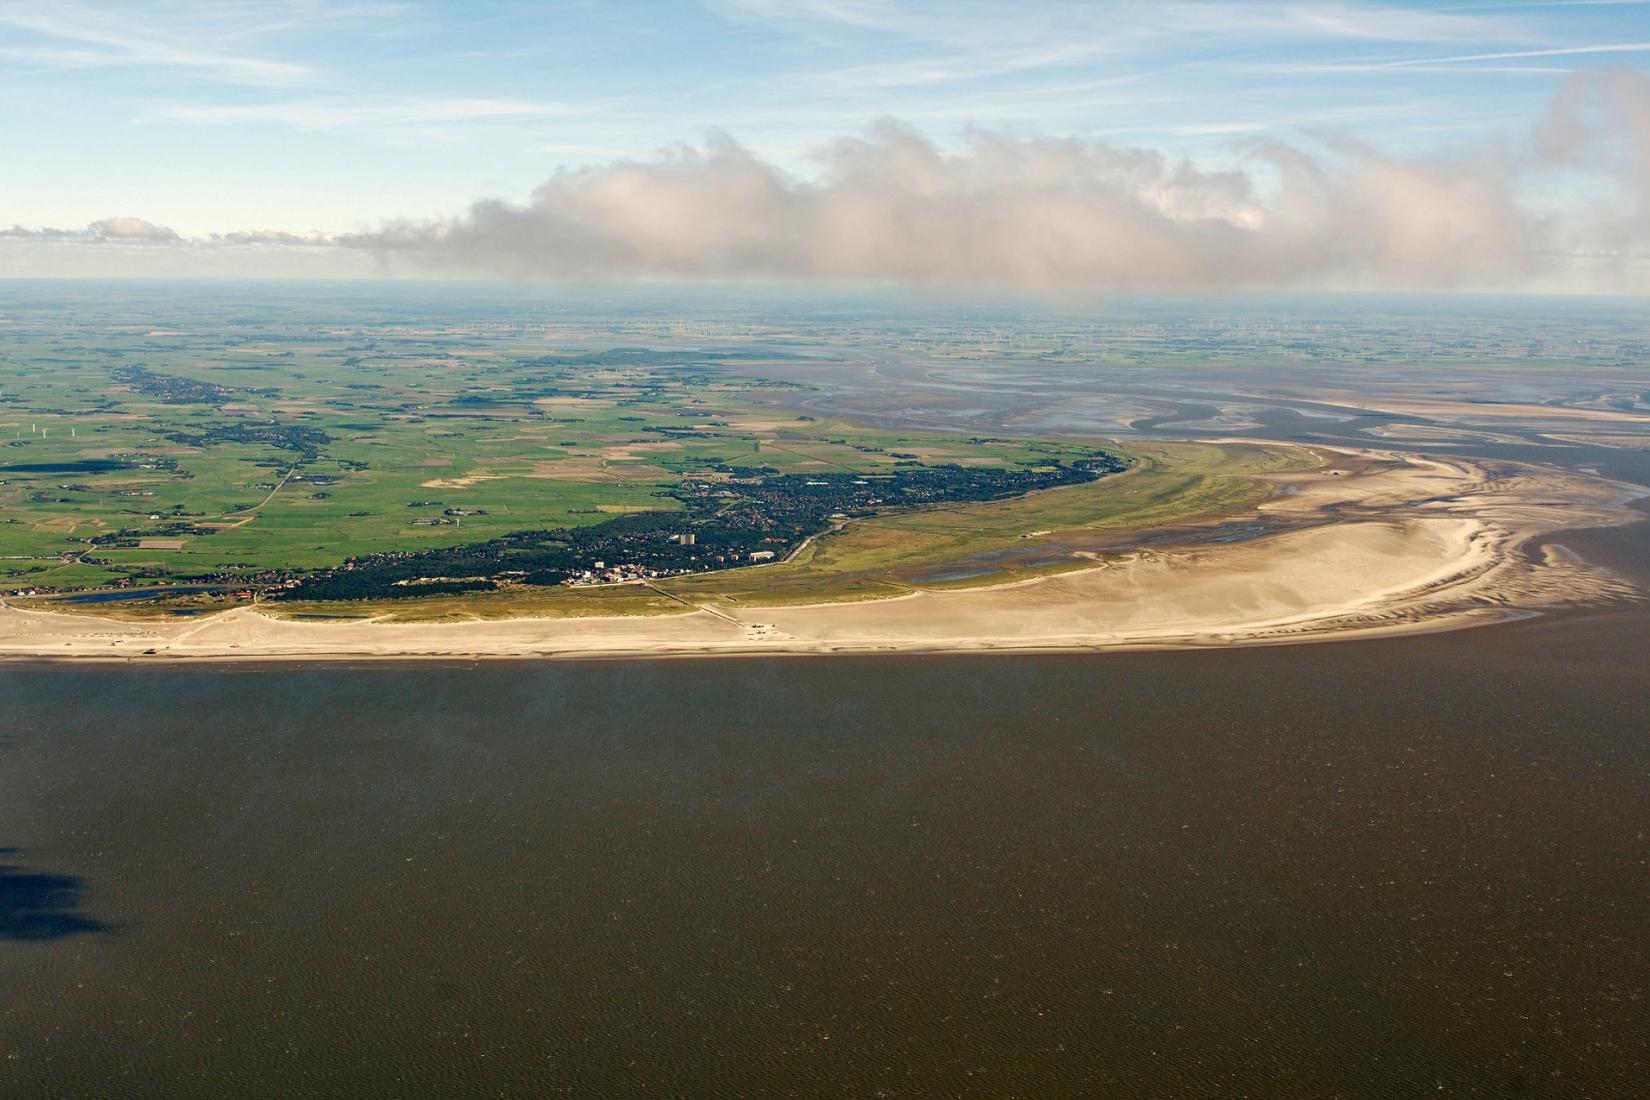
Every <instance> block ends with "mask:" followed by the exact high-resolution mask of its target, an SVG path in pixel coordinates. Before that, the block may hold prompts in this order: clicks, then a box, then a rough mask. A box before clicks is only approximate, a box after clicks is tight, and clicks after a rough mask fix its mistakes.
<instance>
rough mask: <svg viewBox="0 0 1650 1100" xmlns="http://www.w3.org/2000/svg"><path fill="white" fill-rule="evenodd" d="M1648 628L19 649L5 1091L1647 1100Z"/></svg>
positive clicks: (2, 919)
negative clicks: (819, 647)
mask: <svg viewBox="0 0 1650 1100" xmlns="http://www.w3.org/2000/svg"><path fill="white" fill-rule="evenodd" d="M1622 545H1628V544H1626V543H1623V544H1622ZM1646 624H1647V618H1646V616H1645V615H1643V614H1641V613H1638V612H1634V611H1611V612H1608V613H1604V614H1597V615H1580V616H1574V617H1569V618H1563V619H1550V620H1542V621H1535V622H1527V623H1520V624H1514V625H1512V626H1509V627H1504V628H1495V629H1490V630H1480V631H1472V632H1467V633H1462V634H1454V635H1447V636H1438V637H1429V638H1420V639H1410V640H1403V641H1393V642H1382V643H1371V644H1364V643H1359V644H1341V645H1325V646H1307V647H1294V648H1284V649H1253V650H1242V651H1226V652H1208V653H1167V654H1123V655H1110V656H1100V657H1095V656H1070V657H1049V656H1040V657H1013V658H1010V657H973V658H961V657H946V658H920V657H910V658H906V657H901V658H888V659H879V660H862V659H826V660H802V659H796V660H761V661H758V660H750V661H743V660H740V661H707V662H693V661H668V662H651V663H648V662H632V663H589V664H530V663H523V664H492V665H482V666H445V665H444V666H417V665H381V666H375V667H273V668H259V669H252V668H242V669H233V670H225V669H210V668H190V669H181V670H180V669H166V668H159V667H154V668H140V667H129V666H128V667H109V668H61V667H53V668H47V667H21V666H13V667H9V668H5V669H0V713H3V714H4V716H5V722H4V724H5V731H4V741H3V747H0V847H4V848H5V849H6V852H5V854H4V855H3V856H0V864H3V865H4V869H3V870H0V1009H3V1011H0V1046H3V1051H4V1053H3V1057H0V1094H3V1095H7V1096H34V1095H111V1096H112V1095H120V1096H215V1095H260V1096H263V1095H268V1096H275V1095H282V1096H303V1095H353V1096H389V1095H396V1096H408V1095H431V1094H454V1093H473V1094H477V1095H482V1094H485V1095H515V1096H537V1095H546V1094H556V1093H558V1092H566V1093H569V1094H573V1095H584V1096H621V1095H719V1096H732V1095H797V1096H850V1095H853V1096H872V1095H889V1096H1038V1097H1044V1096H1075V1095H1112V1096H1120V1097H1124V1096H1126V1097H1171V1096H1174V1097H1180V1096H1196V1095H1208V1096H1240V1095H1248V1096H1278V1097H1329V1096H1346V1097H1392V1096H1421V1095H1427V1096H1436V1095H1455V1096H1525V1095H1528V1096H1576V1097H1582V1096H1587V1097H1605V1096H1622V1097H1626V1096H1642V1095H1644V1081H1645V1080H1646V1074H1647V1073H1650V978H1647V969H1646V967H1647V963H1650V959H1647V946H1650V862H1647V860H1650V677H1647V674H1646V671H1645V659H1644V657H1643V654H1644V653H1646V652H1650V629H1647V626H1646Z"/></svg>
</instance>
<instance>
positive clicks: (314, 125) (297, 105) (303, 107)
mask: <svg viewBox="0 0 1650 1100" xmlns="http://www.w3.org/2000/svg"><path fill="white" fill-rule="evenodd" d="M588 110H589V108H588V107H587V106H580V107H575V106H573V105H570V104H565V103H553V102H545V101H538V100H522V99H487V98H467V97H454V98H421V97H414V98H404V99H395V100H387V101H377V102H372V101H366V102H363V101H360V100H348V99H308V100H289V101H284V102H278V103H243V104H183V105H175V106H170V107H162V108H157V109H155V110H152V111H150V112H149V113H148V114H146V115H145V116H144V118H145V119H147V120H151V121H153V120H165V121H170V122H195V123H215V124H228V123H248V122H251V123H268V124H273V125H279V126H289V127H292V128H295V129H300V130H343V129H354V128H374V127H397V126H421V125H428V124H439V123H453V122H478V121H486V120H501V119H530V118H550V117H557V116H566V115H570V114H574V113H582V112H585V111H588Z"/></svg>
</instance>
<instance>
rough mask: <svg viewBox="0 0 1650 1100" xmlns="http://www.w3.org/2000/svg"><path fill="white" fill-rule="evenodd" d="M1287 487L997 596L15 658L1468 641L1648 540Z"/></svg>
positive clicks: (25, 639)
mask: <svg viewBox="0 0 1650 1100" xmlns="http://www.w3.org/2000/svg"><path fill="white" fill-rule="evenodd" d="M1341 453H1342V455H1343V456H1346V457H1353V458H1357V459H1359V460H1360V462H1359V463H1358V466H1357V468H1356V470H1354V471H1352V472H1348V471H1347V470H1345V469H1341V470H1338V471H1335V472H1324V473H1318V474H1310V475H1290V476H1288V477H1280V478H1278V479H1277V480H1278V482H1279V490H1280V491H1279V493H1278V494H1277V495H1275V496H1273V497H1272V498H1271V499H1269V500H1268V501H1267V502H1265V503H1263V504H1262V505H1260V507H1259V509H1258V511H1259V513H1260V515H1261V518H1266V519H1270V520H1273V521H1276V522H1279V523H1282V524H1284V525H1287V526H1288V527H1289V529H1287V530H1284V531H1282V532H1280V533H1277V534H1272V535H1268V536H1264V537H1260V538H1253V539H1249V540H1246V541H1241V542H1232V543H1207V542H1204V543H1201V544H1193V545H1188V546H1185V547H1181V548H1174V547H1173V546H1170V547H1167V548H1162V547H1157V548H1153V549H1151V550H1140V551H1135V552H1129V553H1124V554H1121V555H1118V556H1116V557H1110V558H1105V559H1103V560H1098V561H1096V563H1095V564H1094V565H1093V566H1092V567H1089V568H1082V569H1078V570H1073V571H1068V572H1064V573H1057V574H1053V575H1047V576H1040V577H1034V578H1031V579H1027V580H1021V581H1016V582H1012V583H1007V584H1001V585H996V586H990V587H982V588H967V589H953V590H921V591H915V592H912V593H910V594H908V595H905V596H900V597H896V598H891V599H886V600H874V601H866V602H856V603H841V604H815V605H807V606H789V607H752V608H734V607H731V606H730V605H728V604H726V603H718V604H715V605H706V606H702V607H699V608H698V609H696V610H692V611H684V612H683V613H682V614H679V615H649V616H610V617H599V618H555V619H549V618H543V619H533V618H520V619H506V620H494V621H476V622H440V623H391V622H381V621H374V620H370V619H363V620H353V621H342V622H318V621H312V620H294V619H283V618H279V617H277V616H275V615H271V614H268V613H266V612H264V611H262V610H259V609H257V608H254V607H241V608H235V609H232V610H229V611H224V612H221V613H216V614H212V615H209V616H202V617H199V618H189V619H178V620H176V621H170V620H159V621H145V622H131V621H122V620H118V619H113V618H105V617H100V616H96V615H92V614H85V613H65V612H60V611H55V610H51V609H43V608H41V607H40V606H39V605H38V603H36V604H35V605H34V606H31V607H28V608H20V607H16V606H11V605H5V606H0V659H13V660H19V659H42V658H45V659H71V660H86V659H94V660H97V659H100V660H120V661H127V660H168V661H174V660H273V659H301V660H329V659H337V660H357V659H372V658H385V659H413V658H446V659H453V658H461V659H462V658H478V659H479V658H558V657H559V658H581V657H624V656H634V657H664V656H712V655H739V654H783V653H797V654H827V653H871V652H923V651H943V652H963V651H1035V650H1063V651H1072V650H1102V649H1140V648H1172V647H1195V646H1211V645H1238V644H1264V643H1278V642H1298V641H1322V640H1330V639H1335V638H1347V637H1362V636H1371V635H1391V634H1402V633H1415V632H1425V631H1436V630H1445V629H1454V628H1459V627H1464V626H1471V625H1475V624H1481V623H1487V622H1494V621H1499V620H1502V619H1505V618H1507V617H1509V616H1517V615H1524V614H1531V613H1537V612H1539V611H1541V610H1543V609H1548V608H1554V607H1561V606H1568V605H1577V604H1583V603H1592V602H1598V601H1602V600H1608V599H1616V598H1634V597H1636V595H1637V593H1636V590H1634V589H1633V588H1631V586H1629V585H1627V584H1626V583H1625V582H1623V581H1621V580H1619V579H1617V578H1615V577H1614V576H1612V575H1610V574H1608V573H1605V572H1603V571H1602V570H1599V569H1596V568H1593V567H1591V566H1589V565H1587V564H1585V563H1583V562H1581V561H1580V560H1579V559H1577V558H1576V557H1575V556H1574V555H1571V554H1569V553H1568V552H1567V551H1565V550H1564V549H1563V548H1562V546H1561V545H1557V544H1552V543H1547V544H1540V545H1538V543H1540V540H1541V539H1542V537H1543V536H1547V535H1551V534H1553V533H1554V532H1558V531H1563V530H1567V529H1574V528H1582V527H1596V526H1606V525H1612V524H1621V523H1628V522H1632V521H1634V520H1636V519H1639V518H1640V516H1639V514H1638V513H1636V512H1634V511H1632V510H1631V509H1629V508H1628V507H1627V503H1628V502H1629V501H1630V500H1631V499H1632V498H1633V496H1634V495H1635V493H1634V491H1633V490H1632V489H1631V487H1628V486H1624V485H1621V484H1618V483H1614V482H1609V481H1605V480H1602V479H1598V478H1590V477H1584V476H1578V475H1573V474H1569V473H1563V472H1559V471H1554V470H1549V469H1543V468H1537V467H1529V466H1511V465H1508V464H1493V465H1492V464H1484V463H1478V462H1473V461H1468V460H1461V459H1455V458H1437V457H1419V456H1415V455H1401V454H1398V453H1387V452H1378V451H1361V452H1352V451H1343V452H1341Z"/></svg>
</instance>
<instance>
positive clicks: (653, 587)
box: [642, 581, 750, 629]
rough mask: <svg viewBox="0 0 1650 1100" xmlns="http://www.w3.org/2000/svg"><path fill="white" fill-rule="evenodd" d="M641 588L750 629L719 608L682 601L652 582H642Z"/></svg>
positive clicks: (747, 624)
mask: <svg viewBox="0 0 1650 1100" xmlns="http://www.w3.org/2000/svg"><path fill="white" fill-rule="evenodd" d="M642 587H643V588H646V589H648V590H649V591H652V592H657V593H658V594H659V595H661V596H663V597H665V599H667V600H675V601H676V602H677V603H679V604H681V605H682V606H683V607H690V608H692V609H693V610H695V611H703V612H705V613H706V614H709V615H714V616H716V617H717V618H718V619H721V620H722V621H723V622H728V623H732V624H733V625H734V626H737V627H742V628H746V629H748V628H749V627H750V624H749V623H747V622H745V621H744V620H742V619H736V618H734V617H733V616H732V615H729V614H727V613H726V612H724V611H722V610H721V609H720V608H716V607H711V606H709V605H708V604H702V603H694V602H693V601H691V600H684V599H682V597H680V596H678V595H677V594H676V593H674V592H667V591H665V590H664V589H663V588H660V587H659V586H658V585H656V584H654V583H653V582H652V581H643V582H642Z"/></svg>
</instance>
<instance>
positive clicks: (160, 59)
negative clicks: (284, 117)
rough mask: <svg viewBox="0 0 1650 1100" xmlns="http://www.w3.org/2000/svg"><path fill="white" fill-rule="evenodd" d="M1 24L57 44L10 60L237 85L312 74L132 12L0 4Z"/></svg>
mask: <svg viewBox="0 0 1650 1100" xmlns="http://www.w3.org/2000/svg"><path fill="white" fill-rule="evenodd" d="M0 27H9V28H11V29H12V30H14V31H23V32H27V33H30V34H33V35H37V36H40V37H42V38H46V39H51V40H55V41H56V42H57V43H73V44H74V45H73V46H72V47H69V48H65V47H63V46H61V45H58V46H39V45H36V46H30V45H28V44H24V45H21V46H11V47H8V53H9V55H10V56H12V57H13V58H27V57H29V56H31V51H32V56H33V57H34V58H35V59H37V60H45V61H56V62H57V63H72V64H73V65H75V66H78V67H92V66H131V65H137V66H148V67H154V68H161V69H170V70H175V71H182V72H188V73H195V74H201V75H206V76H210V77H212V78H215V79H218V80H222V81H226V82H229V83H236V84H252V85H290V84H305V83H310V82H312V81H314V80H315V79H316V76H317V74H316V73H315V71H314V70H313V69H312V68H310V67H309V66H307V65H302V64H298V63H295V62H290V61H283V60H280V59H276V58H268V57H261V56H258V55H256V54H249V53H245V52H242V51H238V50H234V49H231V48H227V47H225V46H221V45H215V44H213V43H212V42H210V41H208V40H207V39H206V37H205V36H204V35H203V34H202V33H201V29H200V28H199V26H198V25H197V26H195V27H192V28H191V27H183V26H171V25H164V24H162V23H160V22H158V21H157V20H154V19H145V18H141V17H139V16H137V15H135V14H130V13H127V12H121V11H111V10H105V9H101V8H94V7H88V6H85V5H82V4H77V3H72V2H54V3H50V4H46V3H24V2H16V0H13V2H9V3H0Z"/></svg>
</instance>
